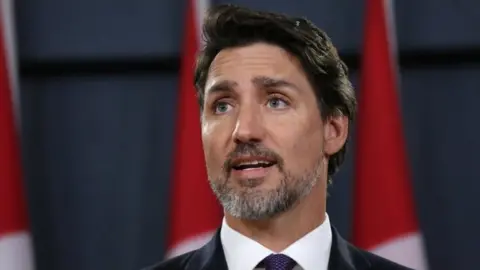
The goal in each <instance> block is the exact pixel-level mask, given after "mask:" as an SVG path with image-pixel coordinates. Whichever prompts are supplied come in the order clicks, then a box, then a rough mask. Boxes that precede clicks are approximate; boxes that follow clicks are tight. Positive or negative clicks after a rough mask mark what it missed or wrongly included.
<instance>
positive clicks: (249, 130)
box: [233, 104, 265, 143]
mask: <svg viewBox="0 0 480 270" xmlns="http://www.w3.org/2000/svg"><path fill="white" fill-rule="evenodd" d="M262 119H263V118H262V115H261V111H260V110H259V109H258V108H256V106H255V105H253V104H252V105H248V106H242V108H241V109H240V110H239V112H238V114H237V119H236V123H235V129H234V131H233V139H234V141H235V142H236V143H245V142H260V141H262V139H263V137H264V135H265V126H264V123H263V120H262Z"/></svg>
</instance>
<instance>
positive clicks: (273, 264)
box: [263, 254, 296, 270]
mask: <svg viewBox="0 0 480 270" xmlns="http://www.w3.org/2000/svg"><path fill="white" fill-rule="evenodd" d="M263 263H264V264H265V269H266V270H291V269H293V267H295V265H296V262H295V261H294V260H293V259H292V258H290V257H288V256H287V255H284V254H272V255H269V256H267V257H266V258H265V259H263Z"/></svg>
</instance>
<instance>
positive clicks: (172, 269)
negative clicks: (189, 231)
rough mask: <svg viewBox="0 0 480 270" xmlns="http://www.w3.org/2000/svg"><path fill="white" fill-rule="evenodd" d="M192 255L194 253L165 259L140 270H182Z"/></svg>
mask: <svg viewBox="0 0 480 270" xmlns="http://www.w3.org/2000/svg"><path fill="white" fill-rule="evenodd" d="M194 253H195V251H191V252H188V253H185V254H182V255H179V256H177V257H173V258H171V259H166V260H164V261H161V262H157V263H155V264H153V265H151V266H148V267H146V268H143V269H142V270H167V269H168V270H183V269H186V268H187V265H188V263H189V261H190V259H191V257H192V256H193V254H194Z"/></svg>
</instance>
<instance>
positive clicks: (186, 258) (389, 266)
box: [144, 227, 412, 270]
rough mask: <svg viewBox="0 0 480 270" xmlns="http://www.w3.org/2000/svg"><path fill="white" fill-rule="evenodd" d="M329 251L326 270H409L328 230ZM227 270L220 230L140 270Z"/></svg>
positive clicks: (333, 229)
mask: <svg viewBox="0 0 480 270" xmlns="http://www.w3.org/2000/svg"><path fill="white" fill-rule="evenodd" d="M332 235H333V238H332V248H331V251H330V260H329V264H328V270H412V269H409V268H406V267H404V266H401V265H398V264H396V263H393V262H391V261H389V260H386V259H384V258H381V257H379V256H376V255H374V254H372V253H369V252H367V251H364V250H360V249H358V248H356V247H354V246H353V245H351V244H350V243H348V242H347V241H346V240H344V239H343V238H342V237H341V236H340V234H339V233H338V232H337V230H336V229H335V228H334V227H332ZM167 269H168V270H227V269H228V268H227V262H226V260H225V256H224V254H223V248H222V243H221V242H220V229H219V230H218V231H217V233H216V234H215V235H214V237H213V238H212V240H210V242H208V243H207V244H206V245H205V246H203V247H202V248H200V249H197V250H194V251H191V252H189V253H186V254H183V255H180V256H178V257H175V258H172V259H169V260H166V261H163V262H160V263H158V264H156V265H153V266H150V267H147V268H145V269H144V270H167Z"/></svg>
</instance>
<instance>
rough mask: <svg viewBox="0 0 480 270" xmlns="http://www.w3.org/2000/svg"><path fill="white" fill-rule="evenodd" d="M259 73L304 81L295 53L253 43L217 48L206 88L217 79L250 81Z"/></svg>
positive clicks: (265, 75) (303, 73)
mask: <svg viewBox="0 0 480 270" xmlns="http://www.w3.org/2000/svg"><path fill="white" fill-rule="evenodd" d="M258 76H263V77H269V78H275V79H286V80H289V81H293V82H296V83H299V84H301V83H306V82H307V77H306V74H305V72H304V71H303V68H302V67H301V64H300V62H299V61H298V59H297V58H296V57H295V56H293V55H292V54H290V53H288V52H287V51H286V50H284V49H283V48H281V47H279V46H275V45H270V44H265V43H256V44H252V45H248V46H244V47H236V48H228V49H224V50H222V51H220V52H219V53H218V54H217V56H216V57H215V59H214V60H213V61H212V64H211V65H210V69H209V74H208V78H207V83H206V89H207V91H208V89H209V88H210V86H211V85H213V84H215V83H216V82H218V81H222V80H234V81H237V82H241V81H251V78H253V77H258Z"/></svg>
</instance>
